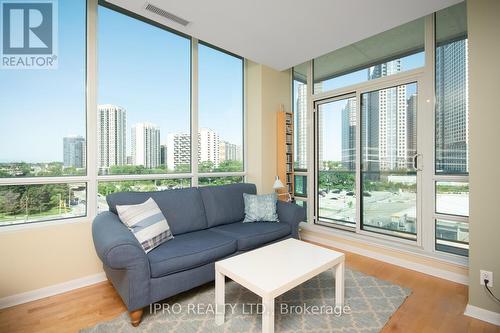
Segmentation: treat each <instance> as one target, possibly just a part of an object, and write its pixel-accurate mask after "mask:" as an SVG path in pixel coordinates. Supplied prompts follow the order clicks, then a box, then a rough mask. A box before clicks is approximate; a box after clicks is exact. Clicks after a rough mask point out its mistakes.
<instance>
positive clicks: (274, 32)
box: [108, 0, 461, 70]
mask: <svg viewBox="0 0 500 333" xmlns="http://www.w3.org/2000/svg"><path fill="white" fill-rule="evenodd" d="M148 1H149V2H150V3H151V4H153V5H155V6H157V7H159V8H161V9H164V10H166V11H168V12H170V13H172V14H174V15H177V16H179V17H181V18H184V19H186V20H188V21H190V22H191V23H190V24H189V25H188V26H186V27H184V26H182V25H180V24H178V23H175V22H173V21H170V20H168V19H165V18H163V17H161V16H158V15H156V14H153V13H150V12H148V11H146V10H145V9H144V7H145V4H146V0H108V2H110V3H113V4H115V5H118V6H120V7H123V8H125V9H127V10H130V11H132V12H135V13H137V14H140V15H142V16H145V17H148V18H149V19H152V20H155V21H157V22H159V23H161V24H164V25H166V26H169V27H171V28H173V29H175V30H177V31H180V32H183V33H185V34H187V35H190V36H193V37H195V38H198V39H200V40H203V41H205V42H208V43H210V44H213V45H216V46H218V47H220V48H222V49H225V50H228V51H230V52H232V53H235V54H238V55H240V56H242V57H245V58H247V59H250V60H252V61H255V62H257V63H261V64H264V65H267V66H270V67H272V68H275V69H277V70H284V69H287V68H290V67H292V66H294V65H298V64H300V63H303V62H304V61H307V60H310V59H312V58H315V57H318V56H320V55H323V54H325V53H328V52H331V51H333V50H336V49H338V48H341V47H343V46H346V45H349V44H351V43H353V42H356V41H359V40H361V39H364V38H366V37H369V36H372V35H375V34H377V33H379V32H382V31H385V30H388V29H391V28H393V27H396V26H398V25H401V24H403V23H406V22H409V21H412V20H414V19H417V18H419V17H422V16H424V15H427V14H430V13H432V12H435V11H437V10H439V9H442V8H446V7H448V6H451V5H453V4H456V3H458V2H461V0H247V1H241V0H213V1H208V0H204V1H203V0H198V1H196V0H148Z"/></svg>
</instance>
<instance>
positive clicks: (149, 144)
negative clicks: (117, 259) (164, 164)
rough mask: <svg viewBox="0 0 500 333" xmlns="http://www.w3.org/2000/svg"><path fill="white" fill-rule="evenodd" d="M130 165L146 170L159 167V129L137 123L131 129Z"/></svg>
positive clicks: (154, 126)
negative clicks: (140, 166)
mask: <svg viewBox="0 0 500 333" xmlns="http://www.w3.org/2000/svg"><path fill="white" fill-rule="evenodd" d="M130 137H131V143H132V164H133V165H142V166H144V167H146V168H149V169H151V168H157V167H159V166H160V164H161V163H160V128H159V127H158V126H156V125H154V124H151V123H138V124H135V125H134V126H133V127H132V129H131V136H130Z"/></svg>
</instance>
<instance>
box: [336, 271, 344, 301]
mask: <svg viewBox="0 0 500 333" xmlns="http://www.w3.org/2000/svg"><path fill="white" fill-rule="evenodd" d="M335 306H336V307H340V310H342V308H343V307H344V262H341V263H340V264H338V265H337V266H336V267H335Z"/></svg>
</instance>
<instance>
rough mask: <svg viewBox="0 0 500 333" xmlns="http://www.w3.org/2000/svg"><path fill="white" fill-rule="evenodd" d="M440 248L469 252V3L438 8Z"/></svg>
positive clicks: (437, 194)
mask: <svg viewBox="0 0 500 333" xmlns="http://www.w3.org/2000/svg"><path fill="white" fill-rule="evenodd" d="M435 25H436V30H435V38H436V39H435V43H436V48H435V73H436V74H435V89H436V110H435V126H436V128H435V139H434V144H435V176H434V180H435V215H434V217H435V223H436V234H435V236H436V241H435V243H436V250H439V251H445V252H449V253H455V254H461V255H467V254H468V249H469V246H468V243H469V223H468V217H469V183H468V180H469V177H468V175H469V149H468V139H469V102H468V97H467V90H468V66H467V62H468V52H467V19H466V14H465V4H464V3H462V4H460V5H456V6H453V7H450V8H447V9H445V10H442V11H440V12H437V13H436V14H435Z"/></svg>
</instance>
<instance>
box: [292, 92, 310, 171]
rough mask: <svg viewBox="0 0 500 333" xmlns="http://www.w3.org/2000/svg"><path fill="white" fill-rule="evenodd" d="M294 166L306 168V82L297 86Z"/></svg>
mask: <svg viewBox="0 0 500 333" xmlns="http://www.w3.org/2000/svg"><path fill="white" fill-rule="evenodd" d="M294 118H295V154H296V155H297V156H295V168H296V169H307V84H304V83H299V84H298V86H297V104H296V105H295V117H294Z"/></svg>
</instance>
